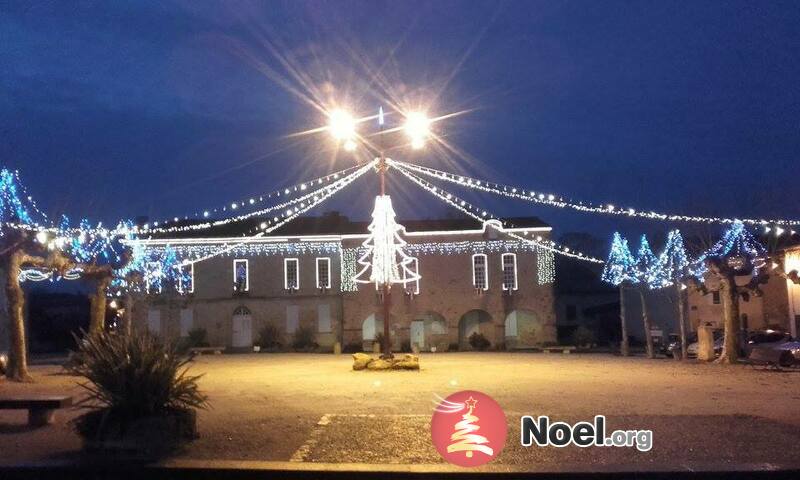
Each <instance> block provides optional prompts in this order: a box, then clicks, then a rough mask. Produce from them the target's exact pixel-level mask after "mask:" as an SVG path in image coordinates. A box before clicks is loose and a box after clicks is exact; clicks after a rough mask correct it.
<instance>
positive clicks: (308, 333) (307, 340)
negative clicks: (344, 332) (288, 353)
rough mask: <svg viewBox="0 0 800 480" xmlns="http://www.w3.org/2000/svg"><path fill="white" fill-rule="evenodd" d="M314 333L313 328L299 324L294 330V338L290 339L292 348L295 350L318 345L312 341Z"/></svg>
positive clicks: (310, 348)
mask: <svg viewBox="0 0 800 480" xmlns="http://www.w3.org/2000/svg"><path fill="white" fill-rule="evenodd" d="M315 336H316V334H315V332H314V329H313V328H311V327H306V326H302V325H301V326H299V327H297V330H296V331H295V332H294V340H292V348H294V349H295V350H312V349H315V348H317V347H319V345H318V344H317V342H315V341H314V338H315Z"/></svg>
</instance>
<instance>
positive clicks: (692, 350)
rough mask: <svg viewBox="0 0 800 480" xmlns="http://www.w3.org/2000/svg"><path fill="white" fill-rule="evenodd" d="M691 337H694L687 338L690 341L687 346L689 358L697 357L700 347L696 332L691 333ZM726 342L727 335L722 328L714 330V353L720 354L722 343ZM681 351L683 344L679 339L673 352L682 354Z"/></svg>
mask: <svg viewBox="0 0 800 480" xmlns="http://www.w3.org/2000/svg"><path fill="white" fill-rule="evenodd" d="M691 338H692V339H691V340H688V338H687V342H690V343H689V345H688V346H687V347H686V353H688V355H689V358H695V357H697V349H698V348H699V347H700V344H699V343H698V341H697V334H696V333H693V334H692V335H691ZM724 342H725V335H724V334H723V332H722V330H714V355H719V354H720V353H722V345H723V343H724ZM680 351H681V344H680V340H679V341H678V343H677V349H676V350H673V352H677V353H678V354H679V355H680Z"/></svg>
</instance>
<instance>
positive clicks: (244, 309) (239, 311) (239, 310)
mask: <svg viewBox="0 0 800 480" xmlns="http://www.w3.org/2000/svg"><path fill="white" fill-rule="evenodd" d="M233 314H234V315H252V314H251V313H250V309H249V308H247V307H245V306H244V305H240V306H238V307H236V310H234V311H233Z"/></svg>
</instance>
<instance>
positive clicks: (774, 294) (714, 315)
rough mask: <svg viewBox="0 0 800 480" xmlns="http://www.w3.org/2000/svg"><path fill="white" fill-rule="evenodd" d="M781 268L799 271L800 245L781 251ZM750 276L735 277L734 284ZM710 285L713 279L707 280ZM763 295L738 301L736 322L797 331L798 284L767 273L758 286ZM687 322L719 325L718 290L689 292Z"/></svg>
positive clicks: (756, 327) (799, 325)
mask: <svg viewBox="0 0 800 480" xmlns="http://www.w3.org/2000/svg"><path fill="white" fill-rule="evenodd" d="M784 266H785V270H786V271H787V272H788V271H792V270H800V247H799V246H795V247H790V248H787V249H786V250H785V261H784ZM749 280H750V277H740V278H737V283H739V284H741V285H744V284H746V283H748V282H749ZM707 281H708V282H710V283H709V287H710V288H716V286H715V285H713V279H710V278H709V279H707ZM761 290H762V292H763V295H762V296H760V297H756V296H752V295H751V296H749V298H747V300H745V299H741V300H740V302H739V321H740V325H741V328H743V329H745V330H764V329H768V328H772V329H776V330H783V331H786V332H789V333H791V335H792V336H793V337H797V335H798V332H800V285H797V284H795V283H793V282H792V281H791V280H788V279H785V278H783V277H781V276H779V275H777V274H773V275H770V277H769V280H768V281H767V283H766V284H764V285H761ZM688 302H689V324H690V326H691V328H692V330H695V329H697V326H698V325H711V326H712V327H716V328H722V327H723V312H722V299H721V298H720V295H719V293H718V292H709V293H708V294H706V295H703V294H702V293H700V292H695V291H690V293H689V296H688Z"/></svg>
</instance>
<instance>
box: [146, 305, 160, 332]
mask: <svg viewBox="0 0 800 480" xmlns="http://www.w3.org/2000/svg"><path fill="white" fill-rule="evenodd" d="M147 330H149V331H150V333H152V334H154V335H161V310H156V309H154V308H151V309H150V310H148V311H147Z"/></svg>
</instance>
